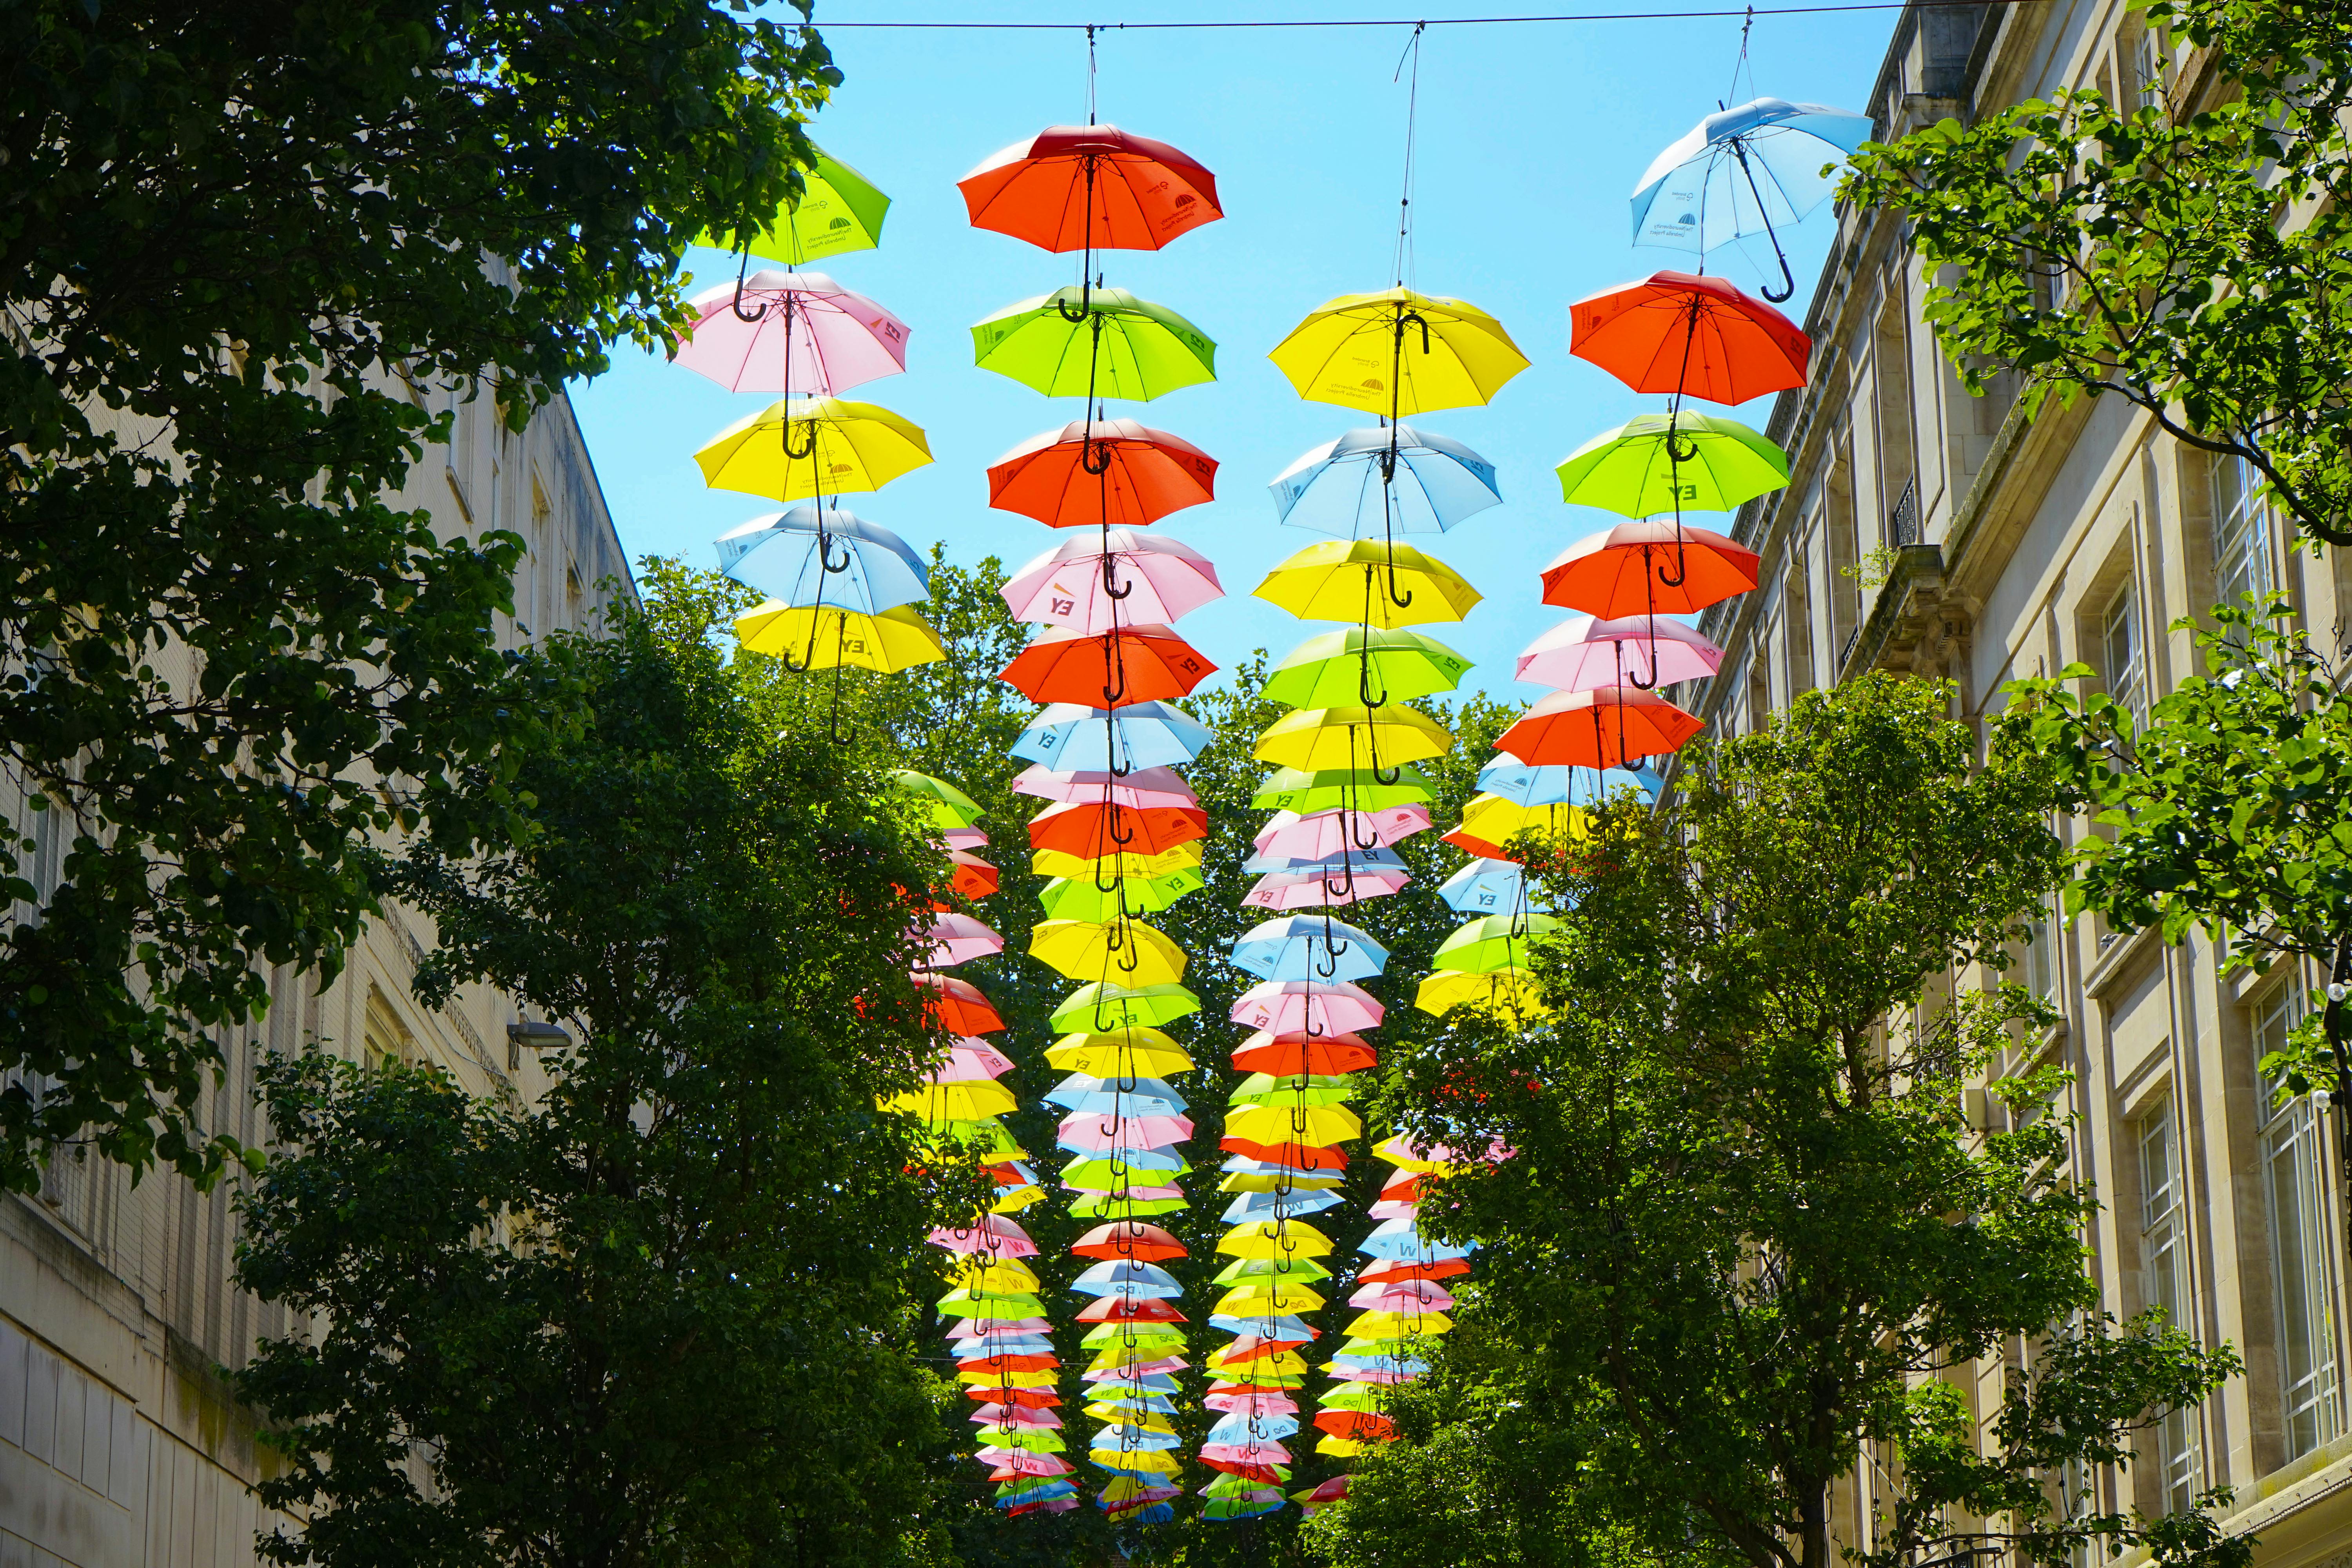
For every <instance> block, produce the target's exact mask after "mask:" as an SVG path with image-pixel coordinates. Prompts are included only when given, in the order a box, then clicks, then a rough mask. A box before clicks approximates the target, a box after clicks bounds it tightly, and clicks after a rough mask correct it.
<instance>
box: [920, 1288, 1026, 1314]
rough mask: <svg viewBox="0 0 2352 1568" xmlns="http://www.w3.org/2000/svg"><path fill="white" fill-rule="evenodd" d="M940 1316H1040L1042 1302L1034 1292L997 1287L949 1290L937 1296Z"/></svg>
mask: <svg viewBox="0 0 2352 1568" xmlns="http://www.w3.org/2000/svg"><path fill="white" fill-rule="evenodd" d="M939 1313H940V1317H942V1318H1042V1317H1044V1316H1045V1303H1044V1302H1042V1301H1040V1300H1037V1298H1036V1297H1035V1296H1034V1295H1028V1294H1019V1295H1016V1294H1012V1293H1009V1292H1006V1291H1001V1290H950V1291H949V1292H948V1293H947V1294H946V1295H944V1296H942V1297H940V1305H939Z"/></svg>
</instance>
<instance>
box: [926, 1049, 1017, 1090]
mask: <svg viewBox="0 0 2352 1568" xmlns="http://www.w3.org/2000/svg"><path fill="white" fill-rule="evenodd" d="M1012 1070H1013V1058H1011V1057H1008V1056H1006V1055H1005V1054H1004V1053H1003V1051H1000V1050H998V1049H997V1048H996V1047H994V1046H992V1045H990V1044H989V1043H988V1042H986V1041H985V1040H958V1041H956V1042H955V1043H954V1044H953V1045H952V1046H950V1047H948V1059H947V1060H946V1061H944V1062H942V1063H940V1065H939V1066H938V1067H935V1068H932V1069H931V1070H930V1072H929V1074H928V1075H927V1076H926V1077H925V1078H924V1079H923V1081H924V1082H925V1083H970V1082H971V1080H972V1079H976V1078H1002V1077H1003V1076H1004V1075H1005V1074H1006V1073H1009V1072H1011V1071H1012Z"/></svg>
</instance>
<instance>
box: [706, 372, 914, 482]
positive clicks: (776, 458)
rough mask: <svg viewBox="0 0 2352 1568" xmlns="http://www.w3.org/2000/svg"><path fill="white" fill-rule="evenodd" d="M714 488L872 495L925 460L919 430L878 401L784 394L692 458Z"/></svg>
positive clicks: (742, 419) (715, 437)
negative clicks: (860, 492)
mask: <svg viewBox="0 0 2352 1568" xmlns="http://www.w3.org/2000/svg"><path fill="white" fill-rule="evenodd" d="M694 460H695V462H696V463H697V464H698V466H699V467H700V468H701V469H702V479H703V482H704V483H705V484H707V485H709V486H710V487H711V488H712V489H722V490H745V491H749V492H750V493H751V494H752V495H755V496H772V497H773V498H774V499H776V500H809V499H810V498H811V497H814V496H819V495H839V494H841V493H843V492H844V491H847V490H878V489H881V488H882V487H883V486H884V485H887V484H888V483H889V482H890V481H891V480H892V479H897V478H898V476H899V475H901V474H905V473H910V472H912V471H913V470H915V469H917V468H921V467H922V466H923V465H924V464H926V463H928V462H929V461H930V460H931V447H930V443H929V441H928V440H926V439H925V438H924V436H923V432H922V429H921V427H920V426H917V425H914V424H912V423H910V422H909V421H908V420H905V419H902V418H900V417H899V416H898V415H896V414H893V413H891V412H890V411H889V410H888V409H887V408H884V407H882V406H880V405H877V404H872V403H852V402H849V401H847V400H846V399H844V398H839V397H789V398H786V399H784V400H783V401H782V402H780V403H772V404H770V405H768V406H767V407H765V408H763V409H761V411H760V412H759V413H757V414H751V415H747V416H744V417H743V418H741V419H739V420H737V421H736V422H735V423H734V424H732V425H730V426H728V427H727V428H726V429H724V430H721V431H720V432H719V434H718V435H716V436H714V437H711V438H710V440H709V442H708V443H706V444H705V445H704V446H703V447H702V449H701V450H699V451H698V452H696V453H695V454H694Z"/></svg>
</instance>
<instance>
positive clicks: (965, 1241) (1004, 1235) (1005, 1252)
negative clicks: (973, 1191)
mask: <svg viewBox="0 0 2352 1568" xmlns="http://www.w3.org/2000/svg"><path fill="white" fill-rule="evenodd" d="M925 1239H926V1240H928V1241H929V1243H930V1244H931V1245H932V1246H933V1247H946V1248H947V1249H948V1250H949V1251H950V1252H975V1253H977V1252H987V1253H992V1254H994V1255H995V1256H996V1257H999V1258H1034V1257H1036V1256H1037V1244H1036V1243H1035V1242H1034V1241H1032V1240H1030V1239H1029V1233H1028V1232H1027V1231H1025V1230H1024V1229H1022V1228H1021V1227H1020V1226H1017V1225H1015V1224H1013V1222H1012V1221H1011V1220H1009V1219H1006V1218H1005V1217H1004V1216H1003V1215H1001V1214H984V1215H981V1216H980V1223H979V1224H978V1225H972V1226H962V1225H959V1226H940V1228H938V1229H937V1230H934V1231H932V1232H931V1234H930V1235H929V1237H926V1238H925Z"/></svg>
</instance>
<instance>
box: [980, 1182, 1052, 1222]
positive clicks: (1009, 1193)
mask: <svg viewBox="0 0 2352 1568" xmlns="http://www.w3.org/2000/svg"><path fill="white" fill-rule="evenodd" d="M1044 1202H1045V1188H1043V1187H1041V1186H1039V1185H1038V1184H1036V1183H1034V1182H1024V1183H1022V1184H1020V1185H1019V1186H1017V1187H1007V1188H1005V1189H1004V1195H1003V1197H1001V1198H999V1199H997V1200H996V1201H995V1202H994V1203H992V1204H991V1205H988V1212H989V1213H991V1214H1018V1213H1019V1212H1020V1211H1021V1210H1023V1209H1025V1208H1027V1207H1028V1206H1029V1205H1031V1204H1042V1203H1044Z"/></svg>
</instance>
